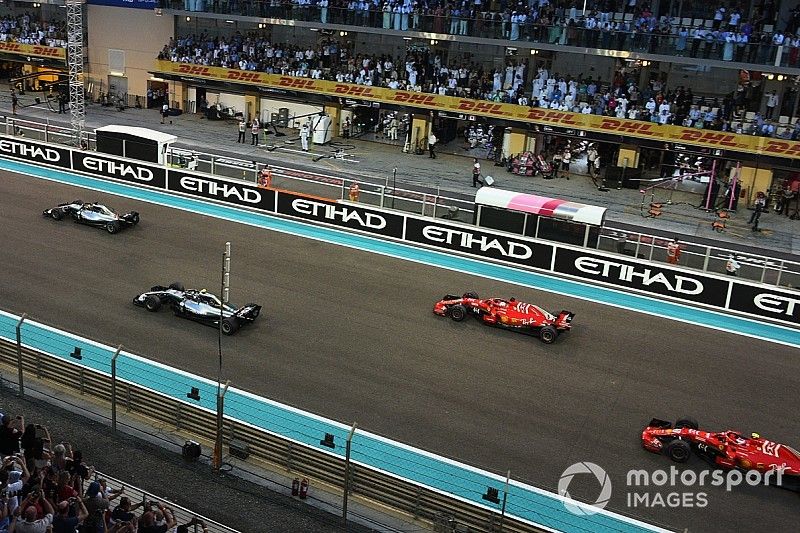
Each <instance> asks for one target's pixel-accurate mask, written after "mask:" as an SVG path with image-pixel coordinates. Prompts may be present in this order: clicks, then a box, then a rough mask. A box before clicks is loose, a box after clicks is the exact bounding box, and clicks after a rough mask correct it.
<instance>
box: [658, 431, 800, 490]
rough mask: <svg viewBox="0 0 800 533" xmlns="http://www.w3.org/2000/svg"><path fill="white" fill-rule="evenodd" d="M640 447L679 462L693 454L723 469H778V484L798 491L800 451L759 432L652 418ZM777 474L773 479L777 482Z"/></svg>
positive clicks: (799, 486)
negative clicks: (705, 427)
mask: <svg viewBox="0 0 800 533" xmlns="http://www.w3.org/2000/svg"><path fill="white" fill-rule="evenodd" d="M642 446H643V447H644V449H645V450H648V451H650V452H653V453H663V454H665V455H666V456H667V457H669V458H670V459H672V460H673V461H675V462H678V463H684V462H686V461H688V460H689V457H690V456H691V455H692V453H695V454H696V455H698V456H699V457H700V458H702V459H704V460H706V461H707V462H709V463H710V464H712V465H714V466H716V467H718V468H721V469H724V470H734V469H736V470H741V471H750V470H756V471H758V472H761V473H765V472H769V471H775V470H779V471H780V472H781V476H780V478H779V479H780V486H782V487H784V488H787V489H791V490H795V491H800V452H798V451H797V450H795V449H794V448H792V447H791V446H787V445H786V444H779V443H777V442H773V441H771V440H767V439H765V438H763V437H762V436H761V435H759V434H758V433H751V434H750V436H749V437H745V436H744V435H742V434H741V433H739V432H737V431H730V430H728V431H719V432H711V431H702V430H700V429H699V426H698V424H697V421H695V420H694V419H691V418H682V419H679V420H677V421H676V422H675V424H674V425H673V424H671V423H670V422H667V421H665V420H659V419H657V418H654V419H652V420H651V421H650V423H649V424H648V425H647V427H646V428H644V430H643V431H642ZM777 479H778V478H777V476H776V480H774V481H776V482H777Z"/></svg>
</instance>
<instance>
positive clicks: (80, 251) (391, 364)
mask: <svg viewBox="0 0 800 533" xmlns="http://www.w3.org/2000/svg"><path fill="white" fill-rule="evenodd" d="M74 198H81V199H83V200H86V201H95V200H96V201H102V202H107V203H108V204H109V205H111V206H112V207H115V208H116V209H117V210H118V211H124V210H130V209H135V210H137V211H139V212H140V213H141V216H142V222H141V223H140V225H139V226H138V227H136V228H133V229H131V230H127V231H123V232H122V233H120V234H117V235H109V234H108V233H106V232H105V231H103V230H100V229H95V228H90V227H87V226H79V225H76V224H73V223H71V222H69V221H66V220H65V221H61V222H56V221H54V220H51V219H48V218H44V217H42V216H41V212H42V210H44V209H46V208H49V207H52V206H54V205H56V204H58V203H60V202H65V201H69V200H72V199H74ZM0 224H1V225H0V249H1V250H2V261H0V264H2V270H1V271H0V272H2V274H0V308H3V309H5V310H7V311H11V312H15V313H22V312H27V313H28V314H29V315H31V316H32V317H33V318H35V319H36V320H39V321H42V322H44V323H47V324H50V325H53V326H56V327H60V328H63V329H66V330H69V331H73V332H75V333H78V334H81V335H85V336H87V337H89V338H93V339H96V340H99V341H102V342H104V343H108V344H123V345H125V348H126V349H127V350H130V351H132V352H135V353H139V354H142V355H144V356H147V357H152V358H154V359H157V360H159V361H162V362H164V363H166V364H169V365H173V366H176V367H179V368H182V369H185V370H188V371H191V372H195V373H198V374H201V375H205V376H207V377H210V378H214V377H215V376H216V365H217V357H216V341H217V333H216V331H215V330H214V329H213V328H208V327H205V326H202V325H200V324H196V323H193V322H189V321H185V320H181V319H178V318H175V317H174V316H172V313H170V312H168V311H165V312H162V313H158V314H152V313H148V312H147V311H146V310H144V309H143V308H139V307H135V306H133V305H132V304H131V299H132V298H133V297H134V296H135V295H136V294H137V293H139V292H142V291H144V290H147V289H149V288H150V286H152V285H156V284H167V283H170V282H172V281H175V280H180V281H183V282H184V283H185V284H186V285H187V286H191V287H196V288H203V287H205V288H208V289H209V290H211V291H213V292H218V291H219V269H220V262H221V254H222V250H223V243H224V242H225V241H228V240H229V241H231V242H232V247H233V252H232V274H231V282H232V290H231V298H232V299H233V300H234V301H235V302H238V303H240V304H242V303H246V302H250V301H252V302H256V303H261V304H263V305H264V310H263V311H262V314H261V318H259V320H258V321H257V322H256V323H255V324H254V325H252V326H250V327H246V328H244V329H242V330H241V331H240V332H239V333H237V334H236V336H234V337H231V338H225V339H224V346H223V350H224V354H225V369H224V375H223V377H224V378H227V379H230V380H231V381H232V383H233V384H234V385H235V386H237V387H239V388H242V389H246V390H250V391H252V392H255V393H257V394H260V395H263V396H267V397H269V398H273V399H275V400H278V401H280V402H284V403H287V404H289V405H293V406H297V407H300V408H303V409H306V410H308V411H311V412H314V413H318V414H321V415H323V416H326V417H329V418H333V419H336V420H339V421H342V422H345V423H350V422H352V421H357V422H358V425H359V427H360V428H363V429H365V430H368V431H372V432H376V433H380V434H383V435H386V436H388V437H390V438H393V439H396V440H399V441H402V442H405V443H408V444H411V445H414V446H418V447H420V448H424V449H427V450H430V451H433V452H436V453H439V454H441V455H445V456H449V457H454V458H456V459H458V460H461V461H464V462H466V463H469V464H473V465H476V466H480V467H483V468H486V469H490V470H492V471H495V472H498V473H500V472H502V473H504V472H505V471H506V470H508V469H511V472H512V477H514V478H515V479H520V480H525V481H528V482H530V483H533V484H536V485H538V486H542V487H546V488H553V489H554V488H555V486H556V485H557V483H558V479H559V477H560V475H561V473H562V472H563V471H564V469H565V468H566V467H567V466H569V465H571V464H573V463H575V462H578V461H591V462H594V463H597V464H598V465H600V466H602V467H603V468H605V469H606V471H608V473H609V475H610V476H611V479H612V481H613V483H614V485H613V486H614V495H613V497H612V500H611V505H610V508H612V509H613V510H615V511H618V512H622V513H625V514H630V515H633V516H635V517H637V518H641V519H643V520H646V521H651V522H653V521H655V522H658V523H660V524H662V525H665V526H668V527H670V528H672V529H678V530H683V529H684V528H688V529H689V531H735V530H740V529H758V530H762V531H797V523H798V519H800V506H799V505H798V503H800V496H798V495H797V494H795V493H791V492H788V491H784V490H780V489H777V488H773V487H761V486H759V487H739V488H735V489H733V492H732V493H727V492H726V491H725V489H724V488H720V487H708V486H706V487H686V488H683V487H678V488H674V489H666V490H664V489H657V488H654V487H650V488H649V489H648V488H642V487H639V488H638V489H628V487H626V486H625V478H626V472H627V471H628V470H629V469H647V470H649V471H652V470H654V469H669V468H670V466H671V465H672V463H671V462H670V461H669V460H668V459H667V458H666V457H662V456H657V455H652V454H649V453H647V452H645V451H644V450H642V448H641V447H640V444H639V433H640V431H641V428H642V427H643V425H644V424H645V423H646V422H647V421H649V420H650V418H652V417H654V416H655V417H658V418H665V419H675V418H676V417H678V416H683V415H693V416H695V417H696V418H698V419H699V421H700V423H701V426H702V427H705V428H707V429H712V430H721V429H741V430H743V431H758V432H760V433H761V434H762V435H763V436H765V437H767V438H770V439H773V440H776V441H778V442H784V443H787V444H790V445H793V446H794V447H795V448H798V447H800V435H798V433H797V427H798V426H797V421H798V415H797V413H798V412H800V396H798V394H797V391H798V389H800V353H798V351H797V350H794V349H792V348H789V347H786V346H782V345H778V344H773V343H769V342H765V341H758V340H754V339H749V338H744V337H738V336H736V335H733V334H728V333H720V332H717V331H712V330H708V329H704V328H702V327H699V326H691V325H687V324H684V323H680V322H675V321H670V320H667V319H658V318H655V317H652V316H646V315H642V314H637V313H634V312H628V311H624V310H620V309H616V308H612V307H605V306H603V305H600V304H595V303H591V302H585V301H581V300H576V299H572V298H569V297H564V296H559V295H556V294H550V293H547V292H540V291H536V290H532V289H529V288H521V287H517V286H514V285H511V284H505V283H501V282H497V281H492V280H484V279H481V278H478V277H474V276H468V275H464V274H461V273H458V272H451V271H448V270H443V269H438V268H434V267H428V266H424V265H419V264H416V263H410V262H405V261H402V260H398V259H393V258H387V257H384V256H380V255H375V254H370V253H367V252H361V251H357V250H353V249H350V248H344V247H339V246H335V245H330V244H327V243H323V242H318V241H314V240H307V239H301V238H298V237H294V236H290V235H285V234H281V233H275V232H270V231H268V230H263V229H259V228H253V227H249V226H244V225H238V224H235V223H232V222H226V221H221V220H217V219H214V218H210V217H205V216H201V215H195V214H190V213H185V212H182V211H178V210H173V209H169V208H165V207H161V206H156V205H151V204H147V203H143V202H137V201H132V200H129V199H125V198H117V197H113V196H110V195H106V194H101V193H97V192H93V191H87V190H81V189H76V188H74V187H71V186H66V185H60V184H56V183H52V182H47V181H43V180H39V179H35V178H30V177H25V176H21V175H16V174H9V173H3V174H2V175H0ZM466 290H475V291H477V292H478V293H479V294H481V295H486V296H515V297H516V298H517V299H520V300H524V301H530V302H534V303H538V304H540V305H542V306H543V307H545V308H547V309H550V310H553V311H557V310H560V309H562V308H564V309H569V310H571V311H574V312H575V313H576V314H577V316H576V318H575V321H574V322H573V325H574V329H573V331H572V332H570V333H569V334H568V335H566V336H564V337H561V338H559V339H558V341H557V342H556V343H555V344H554V345H551V346H546V345H544V344H542V343H540V342H539V341H538V340H537V339H535V338H532V337H526V336H523V335H517V334H514V333H510V332H505V331H502V330H495V329H491V328H486V327H484V326H482V325H481V324H479V323H478V322H476V321H465V322H462V323H455V322H453V321H451V320H449V319H443V318H439V317H436V316H434V315H433V314H432V313H431V307H432V305H433V302H434V301H436V300H437V299H439V298H441V297H442V296H443V295H444V294H445V293H447V292H463V291H466ZM704 466H705V465H704V464H703V463H701V462H700V461H699V460H697V459H696V458H694V459H693V462H691V463H690V464H689V468H693V469H695V470H698V471H699V470H700V469H702V468H704ZM679 468H680V469H684V468H686V467H685V466H679ZM570 492H571V493H572V495H573V496H578V497H581V498H585V499H589V500H592V501H593V500H594V499H595V497H596V496H597V494H598V492H599V486H598V485H597V483H596V481H594V479H590V478H586V479H583V478H576V479H575V480H574V481H573V483H572V484H571V485H570ZM629 492H637V493H641V492H651V493H656V492H660V493H661V494H662V495H665V494H667V493H668V492H690V493H693V494H694V493H697V492H704V493H706V494H707V500H708V505H707V506H706V507H703V508H697V507H692V508H678V509H675V508H669V507H663V506H662V507H654V508H642V507H641V504H640V506H639V507H637V508H629V507H628V505H627V504H628V501H627V500H628V493H629Z"/></svg>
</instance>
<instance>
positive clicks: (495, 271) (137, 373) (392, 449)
mask: <svg viewBox="0 0 800 533" xmlns="http://www.w3.org/2000/svg"><path fill="white" fill-rule="evenodd" d="M0 168H3V169H6V170H9V171H13V172H19V173H22V174H28V175H32V176H36V177H40V178H44V179H50V180H54V181H58V182H61V183H65V184H70V185H74V186H77V187H84V188H89V189H93V190H98V191H103V192H107V193H110V194H116V195H119V196H124V197H128V198H133V199H137V200H142V201H145V202H153V203H158V204H162V205H167V206H171V207H174V208H178V209H183V210H187V211H192V212H196V213H201V214H204V215H207V216H214V217H218V218H222V219H226V220H231V221H235V222H240V223H245V224H250V225H253V226H258V227H262V228H265V229H270V230H274V231H281V232H285V233H290V234H293V235H297V236H301V237H307V238H313V239H317V240H323V241H326V242H330V243H334V244H339V245H343V246H350V247H353V248H358V249H362V250H366V251H369V252H374V253H381V254H385V255H388V256H392V257H397V258H401V259H406V260H411V261H417V262H421V263H425V264H430V265H434V266H438V267H441V268H447V269H452V270H457V271H461V272H468V273H470V274H475V275H479V276H484V277H488V278H493V279H498V280H502V281H507V282H510V283H517V284H520V285H525V286H530V287H534V288H538V289H542V290H548V291H553V292H558V293H562V294H565V295H569V296H574V297H578V298H584V299H589V300H593V301H598V302H604V303H607V304H610V305H615V306H619V307H624V308H627V309H632V310H635V311H641V312H647V313H650V314H656V315H660V316H664V317H670V318H676V319H679V320H683V321H688V322H693V323H697V324H703V325H707V326H710V327H713V328H717V329H721V330H726V331H731V332H738V333H743V334H746V335H750V336H753V337H759V338H764V339H770V340H773V341H778V342H783V343H785V344H790V345H795V346H798V347H800V332H798V331H796V330H791V329H789V328H784V327H780V326H773V325H770V324H765V323H759V322H756V321H753V320H747V319H743V318H739V317H735V316H727V315H724V314H721V313H716V312H711V311H707V310H702V309H696V308H690V307H687V306H683V305H678V304H674V303H670V302H664V301H659V300H654V299H650V298H645V297H641V296H637V295H632V294H626V293H622V292H619V291H615V290H610V289H606V288H602V287H595V286H590V285H586V284H583V283H580V282H574V281H569V280H563V279H558V278H553V277H550V276H546V275H542V274H537V273H534V272H528V271H523V270H519V269H516V268H512V267H506V266H502V265H497V264H492V263H484V262H481V261H478V260H473V259H469V258H465V257H460V256H455V255H448V254H445V253H440V252H434V251H430V250H426V249H421V248H415V247H412V246H408V245H404V244H400V243H396V242H391V241H383V240H380V239H375V238H371V237H365V236H362V235H357V234H352V233H346V232H342V231H338V230H335V229H331V228H327V227H321V226H312V225H309V224H304V223H300V222H295V221H292V220H287V219H283V218H278V217H275V216H271V215H266V214H259V213H253V212H249V211H245V210H240V209H236V208H232V207H226V206H222V205H217V204H212V203H206V202H202V201H199V200H193V199H189V198H184V197H179V196H173V195H170V194H167V193H162V192H158V191H152V190H147V189H141V188H137V187H133V186H128V185H123V184H119V183H114V182H109V181H104V180H100V179H94V178H88V177H84V176H78V175H74V174H69V173H66V172H62V171H58V170H53V169H48V168H44V167H35V166H32V165H27V164H24V163H17V162H12V161H7V160H0ZM17 320H18V318H17V317H14V316H11V315H6V314H2V313H0V337H4V338H6V339H8V340H11V341H14V340H15V338H16V337H15V325H16V323H17ZM22 339H23V343H24V344H25V345H26V346H29V347H31V348H34V349H37V350H40V351H43V352H46V353H49V354H52V355H55V356H57V357H61V358H63V359H64V360H65V361H67V362H70V363H73V364H75V359H73V358H71V357H70V356H69V354H70V353H71V352H72V351H73V350H74V348H75V347H80V348H81V350H82V356H83V359H82V360H81V362H80V364H82V365H84V366H86V367H87V368H92V369H94V370H97V371H101V372H105V373H110V361H111V357H112V355H113V352H114V349H113V348H111V347H107V346H101V345H99V344H97V343H94V342H91V341H88V340H86V339H82V338H77V337H74V336H72V335H68V334H65V333H64V332H59V331H55V330H52V329H50V328H46V327H43V326H42V325H39V324H36V323H34V322H31V321H26V322H25V323H24V324H23V326H22ZM117 373H118V377H119V379H122V380H126V381H131V382H134V383H136V384H138V385H140V386H143V387H147V388H150V389H152V390H154V391H157V392H160V393H162V394H165V395H168V396H170V397H172V398H175V399H177V400H180V401H184V402H185V401H187V399H186V393H187V392H188V391H189V390H190V389H191V387H197V388H198V389H199V390H200V398H201V399H200V401H199V402H195V403H196V404H199V405H200V406H202V407H204V408H207V409H208V410H210V411H213V410H215V408H216V404H215V401H216V400H215V399H216V383H215V382H211V381H209V380H206V379H204V378H200V377H197V376H193V375H190V374H186V373H183V372H179V371H176V370H173V369H170V368H168V367H165V366H163V365H160V364H157V363H153V362H150V361H147V360H144V359H141V358H139V357H136V356H132V355H130V354H125V353H124V352H123V354H121V355H120V357H119V359H118V360H117ZM225 415H226V416H228V417H230V418H233V419H236V420H239V421H241V422H243V423H247V424H251V425H253V426H255V427H259V428H263V429H265V430H267V431H271V432H274V433H277V434H280V435H283V436H285V437H287V438H290V439H294V440H296V441H298V442H302V443H304V444H307V445H309V446H312V447H314V448H316V449H320V450H324V451H326V452H330V453H334V454H337V455H340V456H342V455H343V454H344V446H343V443H344V442H345V439H346V436H347V433H348V432H349V428H348V427H346V426H344V425H342V424H339V423H337V422H334V421H330V420H326V419H322V418H320V417H317V416H314V415H311V414H309V413H305V412H302V411H299V410H296V409H291V408H288V407H286V406H282V405H280V404H277V403H275V402H271V401H269V400H266V399H263V398H258V397H255V396H253V395H250V394H247V393H245V392H243V391H239V390H236V389H233V388H231V389H229V391H228V393H227V395H226V397H225ZM325 433H331V434H333V435H334V436H335V441H336V443H337V444H338V446H337V447H336V448H335V449H333V450H331V449H329V448H325V447H322V446H321V445H320V443H319V441H320V440H321V439H322V438H323V436H324V435H325ZM352 458H353V460H354V461H357V462H360V463H363V464H365V465H369V466H372V467H375V468H378V469H380V470H383V471H385V472H389V473H392V474H394V475H397V476H399V477H402V478H404V479H408V480H411V481H414V482H417V483H420V484H423V485H425V486H428V487H431V488H434V489H437V490H441V491H442V492H445V493H448V494H453V495H455V496H458V497H461V498H464V499H466V500H468V501H471V502H474V503H476V504H479V505H484V506H487V507H490V508H494V509H496V510H499V505H493V504H491V503H489V502H487V501H485V500H483V499H482V498H481V496H482V495H483V494H484V493H485V492H486V488H487V487H496V488H498V489H499V490H500V491H501V497H502V489H503V482H504V480H503V479H502V477H500V476H497V475H494V474H490V473H488V472H484V471H480V470H477V469H473V468H470V467H467V466H466V465H461V464H458V463H454V462H452V461H449V460H445V459H443V458H439V457H437V456H434V455H431V454H428V453H425V452H423V451H421V450H416V449H413V448H410V447H407V446H402V445H400V444H398V443H394V442H391V441H389V440H387V439H383V438H380V437H378V436H375V435H370V434H368V433H365V432H356V434H355V437H354V438H353V447H352ZM506 512H507V513H508V514H509V515H512V516H515V517H518V518H521V519H524V520H528V521H531V522H534V523H536V524H540V525H543V526H546V527H549V528H552V529H555V530H559V531H565V532H570V533H572V532H575V533H579V532H614V531H618V532H629V531H646V530H652V529H656V528H653V527H652V526H649V525H647V524H644V523H642V522H638V521H635V520H631V519H629V518H626V517H623V516H621V515H615V514H612V513H607V512H600V513H597V514H593V515H585V516H579V515H576V514H573V513H571V512H570V511H568V510H567V509H566V508H565V507H564V506H563V504H562V502H561V500H560V499H559V498H558V497H556V496H555V495H553V494H552V493H549V492H545V491H542V490H539V489H536V488H535V487H531V486H528V485H524V484H521V483H517V482H512V483H511V485H510V486H509V492H508V500H507V506H506Z"/></svg>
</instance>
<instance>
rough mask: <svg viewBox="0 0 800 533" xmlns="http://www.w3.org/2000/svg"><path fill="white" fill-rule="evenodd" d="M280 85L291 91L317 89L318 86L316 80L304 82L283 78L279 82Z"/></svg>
mask: <svg viewBox="0 0 800 533" xmlns="http://www.w3.org/2000/svg"><path fill="white" fill-rule="evenodd" d="M278 85H280V86H281V87H287V88H289V89H316V88H317V84H316V83H315V82H314V80H304V79H301V78H287V77H281V78H280V79H279V80H278Z"/></svg>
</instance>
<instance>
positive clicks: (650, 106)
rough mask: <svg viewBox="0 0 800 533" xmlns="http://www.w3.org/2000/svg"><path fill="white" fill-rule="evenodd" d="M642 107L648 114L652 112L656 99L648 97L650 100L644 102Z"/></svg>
mask: <svg viewBox="0 0 800 533" xmlns="http://www.w3.org/2000/svg"><path fill="white" fill-rule="evenodd" d="M644 108H645V109H646V110H647V112H648V113H649V114H650V115H652V114H654V113H655V112H656V101H655V100H654V99H653V98H650V100H648V101H647V103H646V104H644Z"/></svg>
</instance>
